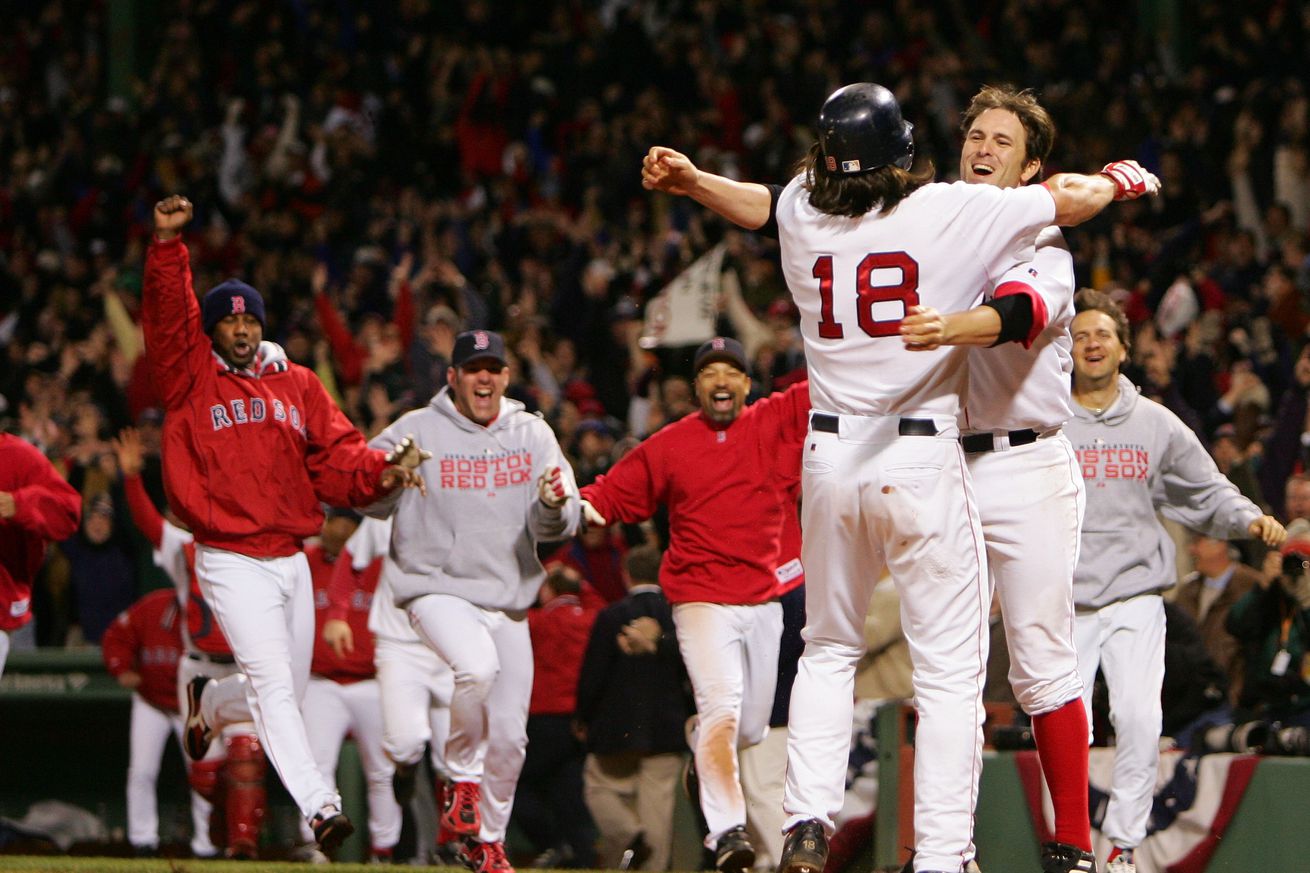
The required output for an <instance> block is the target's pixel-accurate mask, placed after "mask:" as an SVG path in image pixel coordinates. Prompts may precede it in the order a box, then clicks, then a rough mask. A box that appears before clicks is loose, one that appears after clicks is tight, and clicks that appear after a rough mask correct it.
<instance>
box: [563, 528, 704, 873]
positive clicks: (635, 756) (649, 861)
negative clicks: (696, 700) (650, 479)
mask: <svg viewBox="0 0 1310 873" xmlns="http://www.w3.org/2000/svg"><path fill="white" fill-rule="evenodd" d="M660 559H661V555H660V551H659V549H657V548H656V547H654V546H649V545H643V546H637V547H636V548H634V549H633V550H632V551H630V552H629V553H628V555H627V557H626V558H625V559H624V562H623V580H624V584H625V586H626V588H627V594H626V595H625V596H624V598H623V599H622V600H619V601H618V602H616V603H613V604H611V605H609V606H607V607H605V608H604V609H602V610H601V611H600V614H599V615H598V616H597V617H596V622H595V624H594V625H593V626H592V629H591V636H590V639H589V641H588V642H587V650H586V656H585V657H584V659H583V662H582V670H581V673H580V675H579V677H578V705H577V725H578V729H579V731H580V733H581V735H582V737H583V739H584V741H585V742H586V746H587V752H588V754H587V762H586V770H585V773H584V783H585V795H586V801H587V808H588V809H589V810H591V814H592V817H593V818H594V819H595V822H596V825H597V827H598V828H599V830H600V849H599V852H598V854H597V860H598V862H599V863H600V865H602V866H604V867H609V868H615V867H618V866H619V865H620V863H621V862H622V861H624V860H625V859H624V857H623V854H624V851H625V850H627V851H630V852H632V853H633V854H632V855H631V856H629V857H628V858H627V859H626V860H627V862H628V865H627V868H626V869H631V870H667V869H668V867H669V861H670V859H671V857H672V846H673V801H674V790H675V788H676V786H677V783H678V774H679V773H680V772H681V770H682V765H683V757H684V754H685V752H686V749H687V744H686V741H685V739H684V737H683V726H684V724H685V722H686V720H687V718H688V716H690V715H691V714H692V711H693V707H692V702H691V693H690V689H689V687H688V683H687V673H686V670H685V668H684V667H683V664H682V656H681V654H680V653H679V652H678V642H677V638H676V636H675V632H674V627H673V613H672V610H671V609H670V607H669V603H668V601H667V600H665V599H664V595H663V593H662V592H661V591H660V587H659V572H660Z"/></svg>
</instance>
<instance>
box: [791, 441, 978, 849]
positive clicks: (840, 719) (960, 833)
mask: <svg viewBox="0 0 1310 873" xmlns="http://www.w3.org/2000/svg"><path fill="white" fill-rule="evenodd" d="M838 419H839V431H840V432H839V433H836V434H834V433H828V432H820V431H815V430H814V429H813V428H811V430H810V433H809V435H808V436H807V437H806V441H805V452H804V456H803V464H802V474H801V488H802V492H803V493H804V495H805V500H804V504H803V519H802V523H803V526H804V529H805V541H804V545H803V549H802V558H803V562H804V564H805V589H806V590H805V608H806V619H807V622H806V626H805V630H804V631H803V632H802V636H803V637H804V638H805V642H806V645H805V653H804V655H802V657H801V660H800V664H799V669H798V672H797V676H796V684H795V686H794V687H793V688H792V699H791V717H790V724H789V726H788V727H789V731H790V737H789V741H788V745H787V786H786V791H785V793H784V803H783V805H784V808H785V809H786V811H787V813H788V820H787V826H788V827H790V826H792V825H794V824H796V823H797V822H799V821H802V820H804V819H810V818H813V819H818V820H819V821H820V822H822V823H823V826H824V828H825V829H826V830H827V831H828V832H829V833H831V832H832V829H833V818H834V816H836V814H837V812H838V811H839V810H840V809H841V806H842V801H843V799H844V788H845V780H846V764H847V760H848V755H849V751H850V729H851V719H852V710H853V708H854V685H855V666H856V663H857V662H858V661H859V659H860V657H861V656H862V655H863V654H864V650H865V645H864V617H865V613H866V612H867V610H868V607H869V600H870V597H871V595H872V592H873V586H874V585H875V584H876V583H877V581H878V580H879V579H880V578H881V577H882V575H883V573H884V571H886V570H889V571H890V572H891V575H892V578H893V580H894V581H895V583H896V587H897V589H898V590H899V592H900V595H901V624H902V626H903V628H904V631H905V636H906V639H907V641H908V643H909V648H910V657H911V661H912V663H913V670H914V672H913V684H914V691H915V708H916V710H917V711H918V716H919V719H918V730H917V739H916V744H917V747H918V749H919V750H920V754H916V755H915V757H914V829H915V850H916V852H917V854H916V856H915V867H916V869H919V870H952V871H953V870H960V869H961V868H962V867H963V866H964V863H965V861H966V860H967V858H968V855H969V853H970V846H971V838H972V834H973V810H974V805H975V803H976V801H977V794H978V778H979V775H980V772H981V769H982V723H983V717H984V710H983V703H982V689H983V683H984V677H985V672H986V665H987V643H988V632H987V613H988V607H989V600H990V590H989V587H988V580H987V566H986V552H985V550H984V548H983V539H982V530H981V525H980V523H979V519H978V513H977V509H976V508H975V504H974V500H973V489H972V486H971V484H970V480H969V476H968V472H967V470H966V468H965V460H964V452H963V450H962V449H961V448H960V445H959V442H958V440H957V437H958V430H957V429H956V426H955V422H954V420H953V419H950V418H944V417H942V418H938V419H937V420H936V422H935V423H936V425H937V428H938V431H939V432H938V435H937V436H935V437H930V436H900V435H899V423H900V422H899V420H898V419H897V418H896V417H893V416H850V415H842V416H838Z"/></svg>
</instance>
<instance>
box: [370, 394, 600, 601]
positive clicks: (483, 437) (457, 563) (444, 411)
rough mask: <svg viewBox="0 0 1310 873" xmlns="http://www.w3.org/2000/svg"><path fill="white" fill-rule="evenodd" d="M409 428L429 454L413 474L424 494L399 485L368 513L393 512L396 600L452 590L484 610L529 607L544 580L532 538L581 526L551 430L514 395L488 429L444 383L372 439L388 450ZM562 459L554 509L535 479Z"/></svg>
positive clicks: (569, 474) (574, 491)
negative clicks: (562, 493)
mask: <svg viewBox="0 0 1310 873" xmlns="http://www.w3.org/2000/svg"><path fill="white" fill-rule="evenodd" d="M407 434H413V436H414V441H415V442H417V443H418V445H419V446H421V447H422V448H423V449H425V450H427V451H429V452H432V457H431V458H429V459H428V460H426V461H424V462H423V464H422V465H421V466H420V467H419V472H420V473H422V474H423V478H424V479H425V480H426V482H427V490H428V495H427V497H424V496H422V495H421V494H419V492H418V491H417V490H416V489H412V488H406V489H397V490H396V491H394V492H392V494H391V495H389V496H388V497H387V498H385V499H383V500H381V501H379V502H378V503H375V504H374V505H372V506H370V507H369V508H368V510H367V512H368V514H369V515H371V516H374V517H377V518H385V517H386V516H388V515H392V514H394V521H393V524H392V530H391V553H390V556H391V561H390V562H388V569H389V570H390V571H391V572H390V573H389V574H388V582H389V583H390V585H391V590H392V591H393V592H394V593H395V597H396V604H397V605H398V606H402V607H403V606H405V605H406V604H407V603H408V602H409V601H411V600H413V599H414V598H415V597H418V596H420V595H423V594H453V595H455V596H457V597H462V598H464V599H465V600H467V601H469V602H470V603H473V604H476V605H478V606H481V607H484V608H487V609H503V610H522V609H526V608H527V607H529V606H531V605H532V602H533V601H534V600H535V599H536V597H537V589H539V588H540V587H541V583H542V580H543V579H545V578H546V573H545V570H544V569H543V568H542V566H541V561H540V560H538V559H537V543H538V542H550V541H554V540H562V539H567V538H568V537H570V536H572V535H573V533H574V532H575V531H576V530H577V527H578V517H579V506H580V504H579V502H578V501H579V498H578V486H577V484H576V483H575V481H574V479H573V470H572V468H571V467H570V466H569V463H568V460H567V459H566V458H565V457H564V453H563V452H562V451H561V450H560V447H559V442H558V441H557V440H556V439H555V434H554V432H553V431H552V430H551V429H550V426H549V425H547V424H546V422H545V421H543V420H542V419H541V417H540V416H537V415H533V414H531V413H529V412H527V411H525V410H524V408H523V404H522V403H519V402H518V401H516V400H509V399H504V398H502V399H501V401H500V414H499V415H498V416H497V417H496V420H495V421H493V422H492V423H491V424H490V425H488V426H487V427H483V426H482V425H480V424H477V423H475V422H473V421H471V420H470V419H468V418H467V417H465V416H464V415H463V414H462V413H460V411H459V410H458V409H456V408H455V403H454V400H453V399H452V397H451V394H450V389H449V388H442V389H441V390H440V391H438V392H437V393H436V395H435V396H434V397H433V398H432V400H431V402H429V404H428V405H427V406H425V407H423V408H421V409H415V410H413V411H412V412H407V413H406V414H405V415H402V416H401V417H400V418H398V419H397V420H396V421H395V422H394V423H393V424H392V425H391V426H390V427H388V428H387V429H386V430H384V431H383V432H382V433H380V434H378V435H377V436H375V437H374V438H373V439H372V440H371V441H370V442H369V445H371V446H373V447H374V448H379V449H391V448H392V447H393V446H395V445H396V444H397V443H398V442H400V441H401V440H402V439H404V438H405V436H406V435H407ZM549 467H559V468H560V470H561V473H562V475H563V477H564V486H565V489H566V491H567V493H568V495H569V499H568V500H567V501H566V502H565V504H564V505H563V506H562V507H560V508H559V509H550V508H549V507H547V506H546V505H545V504H544V503H542V502H541V500H540V499H539V497H538V494H537V479H538V477H539V476H541V474H542V473H543V472H545V470H546V469H547V468H549Z"/></svg>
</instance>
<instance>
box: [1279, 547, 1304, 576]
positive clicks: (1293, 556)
mask: <svg viewBox="0 0 1310 873" xmlns="http://www.w3.org/2000/svg"><path fill="white" fill-rule="evenodd" d="M1307 570H1310V555H1303V554H1301V553H1300V552H1288V553H1287V554H1286V555H1283V575H1284V576H1300V575H1302V574H1303V573H1305V572H1306V571H1307Z"/></svg>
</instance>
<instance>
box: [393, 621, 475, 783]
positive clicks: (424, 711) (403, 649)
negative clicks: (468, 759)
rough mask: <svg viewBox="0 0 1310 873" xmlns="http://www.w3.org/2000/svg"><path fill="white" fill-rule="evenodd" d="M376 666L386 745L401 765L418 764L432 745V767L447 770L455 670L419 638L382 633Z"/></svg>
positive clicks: (443, 774)
mask: <svg viewBox="0 0 1310 873" xmlns="http://www.w3.org/2000/svg"><path fill="white" fill-rule="evenodd" d="M373 665H374V666H375V667H377V671H378V678H377V682H378V687H379V689H380V691H381V698H382V748H383V749H384V750H385V751H386V753H387V757H389V758H390V759H391V760H392V761H395V762H396V763H397V764H417V763H418V760H419V758H421V757H422V755H423V747H424V746H425V745H427V746H429V748H430V749H431V760H432V769H433V771H434V772H436V773H437V775H439V776H441V777H442V778H449V774H448V773H447V771H446V761H445V751H446V741H447V739H448V738H449V737H450V699H451V695H453V694H454V691H455V674H454V673H452V672H451V670H450V667H449V666H448V665H447V664H446V662H445V661H443V660H441V658H439V657H437V653H436V652H434V651H432V650H431V649H430V648H428V647H427V646H425V645H424V644H423V643H420V642H412V643H411V642H401V641H398V640H393V639H391V638H389V637H377V638H376V639H375V642H374V648H373Z"/></svg>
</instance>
